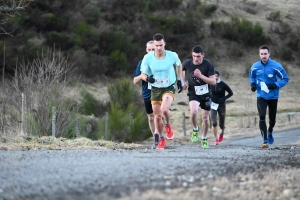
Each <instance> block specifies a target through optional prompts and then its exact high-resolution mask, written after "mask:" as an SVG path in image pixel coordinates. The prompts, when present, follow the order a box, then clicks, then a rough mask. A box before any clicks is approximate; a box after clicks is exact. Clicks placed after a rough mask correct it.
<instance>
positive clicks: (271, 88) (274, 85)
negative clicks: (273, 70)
mask: <svg viewBox="0 0 300 200" xmlns="http://www.w3.org/2000/svg"><path fill="white" fill-rule="evenodd" d="M267 87H268V89H269V90H275V89H277V85H276V84H275V83H272V84H267Z"/></svg>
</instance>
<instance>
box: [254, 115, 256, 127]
mask: <svg viewBox="0 0 300 200" xmlns="http://www.w3.org/2000/svg"><path fill="white" fill-rule="evenodd" d="M254 126H256V117H254Z"/></svg>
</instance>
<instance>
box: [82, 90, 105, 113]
mask: <svg viewBox="0 0 300 200" xmlns="http://www.w3.org/2000/svg"><path fill="white" fill-rule="evenodd" d="M80 94H81V97H82V100H81V106H80V107H81V109H80V110H81V113H82V114H84V115H94V116H95V117H102V116H104V115H105V112H106V111H107V110H108V108H107V106H108V105H107V103H105V102H103V101H100V100H97V99H96V98H95V97H94V96H93V95H92V94H91V93H89V92H88V91H87V90H85V89H83V90H82V91H81V92H80Z"/></svg>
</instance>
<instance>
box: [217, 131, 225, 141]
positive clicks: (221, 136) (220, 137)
mask: <svg viewBox="0 0 300 200" xmlns="http://www.w3.org/2000/svg"><path fill="white" fill-rule="evenodd" d="M223 136H224V133H222V134H220V135H219V139H218V141H219V143H220V142H222V141H223Z"/></svg>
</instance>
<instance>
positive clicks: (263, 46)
mask: <svg viewBox="0 0 300 200" xmlns="http://www.w3.org/2000/svg"><path fill="white" fill-rule="evenodd" d="M261 49H267V50H268V52H270V48H269V47H268V46H267V45H262V46H261V47H259V50H261Z"/></svg>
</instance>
